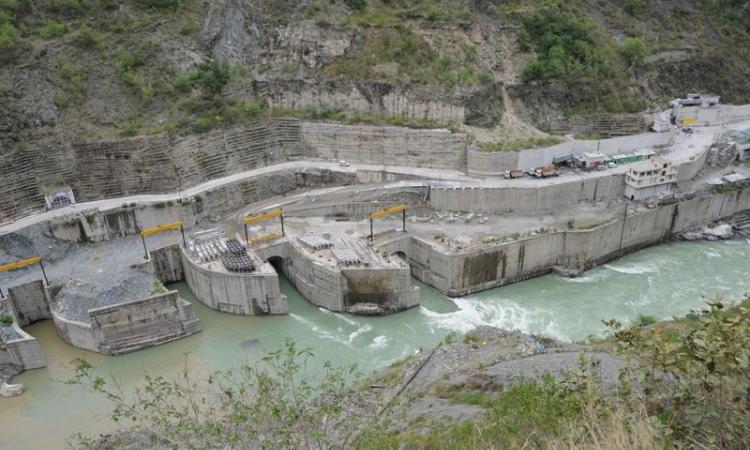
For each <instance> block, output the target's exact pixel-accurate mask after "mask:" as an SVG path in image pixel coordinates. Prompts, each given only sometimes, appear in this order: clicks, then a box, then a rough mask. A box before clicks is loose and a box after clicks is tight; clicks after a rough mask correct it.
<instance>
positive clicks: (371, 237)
mask: <svg viewBox="0 0 750 450" xmlns="http://www.w3.org/2000/svg"><path fill="white" fill-rule="evenodd" d="M373 238H374V236H373V234H372V217H370V242H372V241H373Z"/></svg>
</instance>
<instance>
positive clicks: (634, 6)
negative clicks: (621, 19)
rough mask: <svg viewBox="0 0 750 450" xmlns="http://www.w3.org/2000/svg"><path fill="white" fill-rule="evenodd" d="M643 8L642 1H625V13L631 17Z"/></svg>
mask: <svg viewBox="0 0 750 450" xmlns="http://www.w3.org/2000/svg"><path fill="white" fill-rule="evenodd" d="M642 8H643V0H625V11H627V12H628V14H630V15H631V16H634V15H636V14H637V13H638V12H639V11H640V10H641V9H642Z"/></svg>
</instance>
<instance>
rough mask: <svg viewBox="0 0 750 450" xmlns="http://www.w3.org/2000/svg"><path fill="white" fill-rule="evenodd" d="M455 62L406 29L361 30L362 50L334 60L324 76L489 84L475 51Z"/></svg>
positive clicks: (469, 48)
mask: <svg viewBox="0 0 750 450" xmlns="http://www.w3.org/2000/svg"><path fill="white" fill-rule="evenodd" d="M462 51H463V52H465V53H466V54H465V55H464V57H463V58H462V59H461V60H459V59H456V58H454V57H452V56H450V55H446V54H441V53H440V52H438V51H437V50H435V49H434V48H433V47H432V46H430V45H429V44H428V43H427V42H426V41H425V40H424V38H422V36H420V35H419V34H417V33H415V32H414V31H412V30H411V29H409V28H407V27H394V28H371V29H367V30H365V42H364V48H363V49H362V51H361V52H360V53H358V54H357V55H355V56H351V57H350V56H342V57H339V58H337V59H336V60H335V61H334V62H333V63H331V64H330V65H328V66H327V67H326V69H325V72H326V74H327V75H329V76H331V77H334V78H337V77H348V78H355V79H398V80H402V81H403V80H405V79H406V80H411V81H417V82H439V83H442V84H445V85H453V84H456V83H458V84H463V85H473V84H478V83H480V82H481V83H489V82H491V81H492V74H491V73H490V72H489V71H488V70H487V69H483V68H481V67H480V66H478V65H477V58H476V48H475V47H471V46H469V47H465V48H463V49H462Z"/></svg>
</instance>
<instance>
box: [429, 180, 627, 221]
mask: <svg viewBox="0 0 750 450" xmlns="http://www.w3.org/2000/svg"><path fill="white" fill-rule="evenodd" d="M624 192H625V175H624V174H614V175H611V176H602V177H594V178H587V179H583V180H575V181H570V182H567V183H555V184H552V183H550V184H547V185H543V186H530V187H475V188H452V187H433V188H432V189H431V190H430V203H431V205H432V207H433V208H435V209H438V210H444V211H481V212H485V213H493V214H502V213H511V212H515V213H536V212H545V211H554V210H558V209H561V208H565V207H566V206H569V205H573V204H576V203H578V202H582V201H606V200H609V199H612V198H616V197H622V196H623V195H624Z"/></svg>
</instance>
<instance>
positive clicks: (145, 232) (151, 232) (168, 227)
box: [141, 220, 187, 259]
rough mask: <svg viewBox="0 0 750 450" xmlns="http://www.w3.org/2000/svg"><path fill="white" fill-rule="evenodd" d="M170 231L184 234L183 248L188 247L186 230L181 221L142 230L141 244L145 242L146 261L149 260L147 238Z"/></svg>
mask: <svg viewBox="0 0 750 450" xmlns="http://www.w3.org/2000/svg"><path fill="white" fill-rule="evenodd" d="M168 230H180V233H182V245H183V247H187V243H186V242H185V229H184V228H183V227H182V221H181V220H178V221H176V222H170V223H165V224H162V225H157V226H155V227H151V228H144V229H143V230H141V242H143V252H144V258H145V259H148V248H147V247H146V238H147V237H149V236H153V235H155V234H159V233H161V232H163V231H168Z"/></svg>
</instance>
